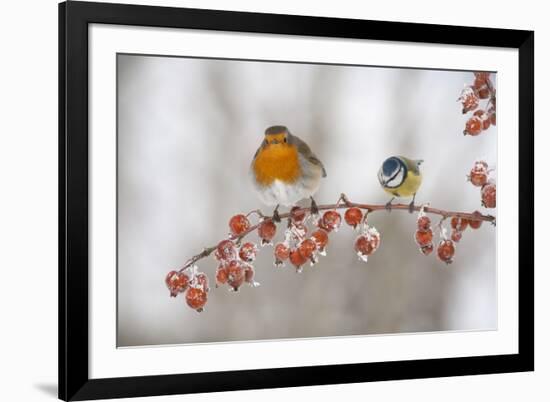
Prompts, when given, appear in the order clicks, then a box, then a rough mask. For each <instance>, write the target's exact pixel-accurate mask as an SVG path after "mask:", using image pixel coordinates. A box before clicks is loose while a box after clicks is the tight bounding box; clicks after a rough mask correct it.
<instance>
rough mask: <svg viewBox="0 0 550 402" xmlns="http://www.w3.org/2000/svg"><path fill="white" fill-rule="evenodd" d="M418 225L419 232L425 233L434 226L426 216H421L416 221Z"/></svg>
mask: <svg viewBox="0 0 550 402" xmlns="http://www.w3.org/2000/svg"><path fill="white" fill-rule="evenodd" d="M416 225H417V227H418V230H421V231H423V232H425V231H426V230H429V229H430V226H431V225H432V221H431V220H430V218H429V217H427V216H426V215H424V216H420V217H419V218H418V219H417V220H416Z"/></svg>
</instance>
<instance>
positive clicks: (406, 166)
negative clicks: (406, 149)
mask: <svg viewBox="0 0 550 402" xmlns="http://www.w3.org/2000/svg"><path fill="white" fill-rule="evenodd" d="M422 162H423V160H421V159H417V160H415V159H409V158H405V157H404V156H392V157H390V158H388V159H386V160H385V161H384V163H382V166H381V167H380V170H379V171H378V181H379V182H380V185H381V186H382V188H383V189H384V190H385V191H386V192H387V193H389V194H391V195H392V196H393V197H392V199H391V200H390V201H389V202H388V203H387V204H386V208H388V209H389V210H391V202H392V201H393V200H394V198H395V197H411V196H412V197H413V199H412V201H411V203H410V204H409V212H411V213H412V212H413V209H414V199H415V197H416V192H417V191H418V188H419V187H420V184H421V183H422V173H420V164H421V163H422Z"/></svg>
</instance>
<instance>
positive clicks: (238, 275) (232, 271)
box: [227, 260, 244, 291]
mask: <svg viewBox="0 0 550 402" xmlns="http://www.w3.org/2000/svg"><path fill="white" fill-rule="evenodd" d="M243 282H244V269H243V264H242V263H241V262H240V261H237V260H233V261H231V262H230V263H229V265H228V267H227V283H228V284H229V286H231V287H232V288H233V290H235V291H237V290H239V287H240V286H241V285H242V284H243Z"/></svg>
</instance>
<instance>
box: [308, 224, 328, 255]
mask: <svg viewBox="0 0 550 402" xmlns="http://www.w3.org/2000/svg"><path fill="white" fill-rule="evenodd" d="M311 237H312V239H313V240H314V241H315V244H317V248H318V249H319V250H320V251H323V250H324V249H325V247H326V246H327V244H328V233H327V232H326V231H324V230H323V229H319V230H316V231H315V232H313V233H312V234H311Z"/></svg>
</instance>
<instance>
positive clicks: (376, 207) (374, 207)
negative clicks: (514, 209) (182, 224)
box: [179, 194, 496, 272]
mask: <svg viewBox="0 0 550 402" xmlns="http://www.w3.org/2000/svg"><path fill="white" fill-rule="evenodd" d="M341 201H343V202H344V203H343V204H341V203H340V202H341ZM351 207H356V208H360V209H364V210H366V211H367V212H366V213H367V214H370V213H371V212H374V211H387V208H386V205H385V204H383V205H380V204H359V203H355V202H351V201H349V200H348V198H347V197H346V196H345V194H342V195H341V196H340V198H339V200H338V202H337V203H336V204H326V205H318V209H319V211H326V210H332V209H343V208H351ZM422 208H424V212H425V213H428V214H434V215H439V216H441V217H442V218H443V219H442V220H444V219H445V218H450V217H453V216H456V217H458V218H464V219H468V220H473V221H485V222H490V223H492V224H495V223H496V218H495V217H494V216H492V215H482V214H472V213H467V212H456V211H446V210H443V209H437V208H431V207H427V206H425V205H424V206H422V205H418V206H415V207H414V208H413V211H420V210H421V209H422ZM391 210H392V211H393V210H397V211H400V210H401V211H409V204H393V205H392V206H391ZM253 212H256V213H257V212H259V210H254V211H253ZM296 212H305V213H311V208H310V207H304V208H300V209H298V210H296ZM260 214H261V212H260ZM260 214H258V215H259V216H263V214H262V215H260ZM279 217H280V218H281V220H283V219H285V218H289V217H290V212H287V213H284V214H279ZM265 220H269V221H271V220H272V218H270V217H269V218H265V219H264V220H262V222H263V221H265ZM260 223H261V222H260ZM260 223H258V224H256V225H252V226H250V227H249V228H248V229H247V230H246V231H244V232H243V233H242V234H240V235H239V236H230V237H229V239H230V240H233V241H235V242H237V243H239V242H240V241H241V240H242V239H243V238H244V237H246V236H247V235H249V234H250V233H252V232H254V231H255V230H257V229H258V227H259V226H260ZM216 248H217V245H215V246H212V247H207V248H205V249H204V250H203V251H202V252H201V253H199V254H197V255H195V256H194V257H192V258H190V259H189V260H187V262H186V263H185V264H184V266H183V267H182V268H181V269H180V270H179V271H180V272H182V271H184V270H186V269H187V268H190V267H192V266H193V265H194V264H195V263H196V262H197V261H199V260H201V259H203V258H205V257H208V256H209V255H210V254H212V252H213V251H214V250H216Z"/></svg>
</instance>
